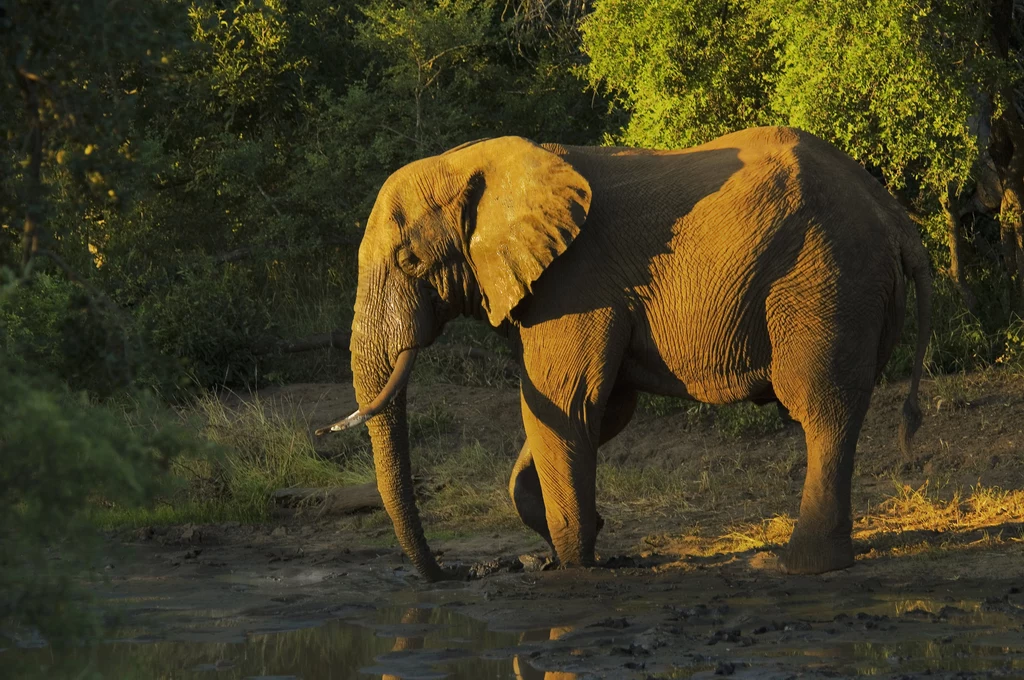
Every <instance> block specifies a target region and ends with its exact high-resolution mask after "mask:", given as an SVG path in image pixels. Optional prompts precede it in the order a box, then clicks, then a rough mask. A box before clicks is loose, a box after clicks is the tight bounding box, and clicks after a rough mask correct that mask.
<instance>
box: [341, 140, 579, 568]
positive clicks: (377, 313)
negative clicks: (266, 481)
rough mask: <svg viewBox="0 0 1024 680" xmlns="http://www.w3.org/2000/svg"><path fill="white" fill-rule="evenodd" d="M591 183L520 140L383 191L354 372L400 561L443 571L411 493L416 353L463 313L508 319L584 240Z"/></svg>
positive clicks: (365, 264)
mask: <svg viewBox="0 0 1024 680" xmlns="http://www.w3.org/2000/svg"><path fill="white" fill-rule="evenodd" d="M589 209H590V186H589V184H588V183H587V181H586V180H585V179H584V178H583V177H582V176H581V175H580V174H579V173H577V172H576V171H575V170H574V169H573V168H572V166H570V165H569V164H568V163H566V162H565V161H564V160H562V158H561V157H560V156H558V155H557V154H555V153H552V152H550V151H547V150H545V149H543V148H542V147H540V146H537V145H536V144H533V143H532V142H530V141H528V140H526V139H522V138H519V137H503V138H498V139H489V140H483V141H479V142H472V143H469V144H465V145H463V146H460V147H457V148H455V149H452V150H451V151H448V152H446V153H444V154H441V155H439V156H434V157H432V158H427V159H424V160H420V161H416V162H414V163H411V164H409V165H407V166H405V167H404V168H402V169H400V170H399V171H398V172H396V173H395V174H393V175H392V176H391V177H390V178H388V180H387V181H386V182H385V183H384V186H383V188H382V189H381V190H380V194H378V196H377V201H376V203H375V204H374V206H373V211H372V212H371V213H370V218H369V220H368V221H367V224H366V233H365V234H364V236H363V241H362V244H361V245H360V247H359V284H358V289H357V292H356V306H355V318H354V320H353V322H352V341H351V349H352V375H353V378H354V382H355V390H356V399H357V400H358V402H359V406H360V408H359V410H358V411H357V412H356V413H354V414H352V416H350V417H349V418H348V419H346V420H345V421H342V422H341V423H338V424H337V425H335V426H332V429H344V428H345V427H349V426H351V425H354V424H358V423H361V422H364V421H368V422H367V425H368V427H369V429H370V437H371V440H372V442H373V457H374V464H375V466H376V470H377V485H378V488H379V489H380V495H381V498H382V499H383V501H384V506H385V508H386V509H387V511H388V514H389V515H390V516H391V520H392V522H393V523H394V526H395V533H396V534H397V536H398V540H399V543H400V544H401V545H402V548H403V550H405V553H406V555H408V556H409V558H410V559H411V560H412V562H413V563H414V564H415V565H416V568H417V569H418V570H419V571H420V573H421V574H423V575H424V576H425V577H426V578H428V579H431V580H433V579H438V578H441V577H442V576H443V573H442V571H441V569H440V567H439V566H438V564H437V562H436V561H435V560H434V557H433V555H432V554H431V552H430V549H429V548H428V546H427V542H426V540H425V538H424V536H423V528H422V526H421V524H420V520H419V514H418V512H417V509H416V505H415V500H414V497H413V486H412V475H411V471H410V466H409V440H408V428H407V425H406V407H405V386H406V383H407V381H408V377H409V374H410V373H411V371H412V367H413V362H414V359H415V356H416V353H417V351H418V350H419V349H420V348H421V347H425V346H427V345H429V344H430V343H432V342H433V341H434V339H435V338H436V337H437V336H438V334H440V332H441V329H442V328H443V326H444V324H445V323H446V322H447V321H449V320H450V319H452V318H454V317H456V316H458V315H478V316H486V318H487V319H488V320H489V321H490V323H491V324H492V325H494V326H498V325H499V324H501V323H502V322H503V321H505V320H508V319H511V318H512V316H513V310H514V309H515V307H516V306H517V305H518V304H519V303H520V302H521V301H522V300H523V299H524V298H525V297H526V296H527V295H528V294H529V292H530V288H531V285H532V284H533V282H534V281H535V280H536V279H537V277H539V276H540V275H541V273H542V272H543V271H544V269H545V268H546V267H547V266H548V265H549V264H551V262H552V261H553V260H554V259H555V258H556V257H558V256H559V255H560V254H561V253H563V252H564V251H565V249H566V248H567V247H568V246H569V244H570V243H571V242H572V240H573V239H574V238H575V237H576V235H577V234H578V233H579V229H580V226H581V225H582V224H583V222H584V220H585V219H586V216H587V211H588V210H589Z"/></svg>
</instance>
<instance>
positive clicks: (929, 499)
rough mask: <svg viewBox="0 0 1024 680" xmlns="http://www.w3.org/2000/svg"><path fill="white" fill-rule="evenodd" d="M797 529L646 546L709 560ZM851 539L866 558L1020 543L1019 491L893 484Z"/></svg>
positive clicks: (1022, 508)
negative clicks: (891, 488) (864, 552)
mask: <svg viewBox="0 0 1024 680" xmlns="http://www.w3.org/2000/svg"><path fill="white" fill-rule="evenodd" d="M795 525H796V519H795V518H794V517H792V516H790V515H788V514H782V515H776V516H774V517H771V518H770V519H764V520H759V521H754V522H739V523H736V524H733V525H731V526H727V527H725V528H724V530H723V531H721V533H718V534H712V535H709V536H706V537H701V536H698V535H692V534H691V535H686V536H682V537H669V538H666V537H664V536H657V537H651V538H650V539H648V543H650V544H654V545H656V546H657V547H659V548H662V549H663V550H664V551H665V552H669V553H671V552H672V551H673V550H674V549H675V550H677V551H679V552H680V553H682V554H687V555H696V556H703V557H706V556H711V555H715V554H720V553H736V552H746V551H749V550H775V549H779V548H782V547H783V546H785V544H786V542H787V541H788V540H789V536H790V534H791V533H792V532H793V528H794V527H795ZM853 539H854V542H855V543H860V544H862V545H863V546H864V547H865V548H866V549H867V552H866V555H867V557H870V558H876V557H882V556H898V555H903V556H931V557H935V556H938V555H940V554H944V553H946V552H948V551H951V550H961V549H971V548H977V547H980V546H994V545H997V544H1001V543H1011V542H1018V543H1019V542H1024V490H1013V491H1010V490H1005V489H1000V488H997V487H987V486H982V485H980V484H979V485H976V486H973V487H971V488H970V489H969V490H964V489H960V488H955V489H952V490H940V489H936V488H934V487H932V486H931V484H930V483H929V482H925V483H924V484H922V485H921V486H919V487H916V488H914V487H911V486H909V485H906V484H903V483H902V482H899V481H894V491H893V493H892V494H890V495H888V496H886V497H884V498H883V499H882V500H881V501H880V502H878V503H877V504H875V505H874V506H873V507H871V508H869V510H868V511H867V512H866V513H864V514H862V515H861V516H859V517H857V518H856V519H855V521H854V529H853Z"/></svg>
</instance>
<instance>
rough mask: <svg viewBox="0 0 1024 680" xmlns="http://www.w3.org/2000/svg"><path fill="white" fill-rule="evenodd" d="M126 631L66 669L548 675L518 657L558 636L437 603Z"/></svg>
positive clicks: (422, 677) (222, 674)
mask: <svg viewBox="0 0 1024 680" xmlns="http://www.w3.org/2000/svg"><path fill="white" fill-rule="evenodd" d="M122 632H123V633H126V634H128V635H127V636H126V637H122V638H120V639H115V640H111V641H109V642H108V643H106V644H103V645H101V646H99V647H98V648H97V649H96V650H94V651H93V652H89V653H85V652H82V653H79V654H78V655H77V656H78V658H75V656H76V655H74V654H72V655H71V658H69V659H65V660H63V661H65V662H66V663H65V664H64V665H65V666H66V667H72V668H77V669H85V668H87V667H90V666H91V668H92V669H93V670H95V671H96V672H98V673H99V674H100V676H101V677H103V678H211V679H212V678H217V679H218V680H221V679H224V680H226V679H229V678H261V679H263V680H269V679H270V678H275V679H278V680H283V679H284V678H306V679H316V678H372V677H378V678H404V679H405V680H428V679H433V678H451V679H452V680H476V679H479V678H494V679H495V680H497V679H503V678H511V679H515V678H534V677H537V678H543V677H544V674H543V673H539V674H538V673H536V672H535V671H534V669H533V668H532V667H529V665H528V663H527V661H526V660H525V658H522V659H521V658H520V655H522V654H526V653H529V652H530V651H531V650H532V648H531V645H530V641H532V640H547V639H549V637H550V635H551V634H552V631H551V630H550V629H546V628H545V629H541V630H532V631H526V632H522V633H510V632H497V631H491V630H489V629H488V628H487V626H486V624H484V623H482V622H480V621H477V620H474V619H471V618H470V617H468V616H465V615H462V614H459V613H457V612H454V611H451V610H449V609H446V608H442V607H431V606H418V607H386V608H382V609H379V610H377V611H375V612H373V613H372V614H370V615H368V616H366V617H364V618H360V619H352V620H334V621H329V622H326V623H324V624H322V625H318V626H315V627H310V628H302V629H298V630H293V631H289V632H277V633H259V632H250V633H246V634H244V635H243V636H242V637H243V638H244V639H242V640H240V641H237V642H203V641H200V639H201V637H202V636H203V631H197V630H193V631H190V636H191V637H193V638H194V639H192V640H154V638H153V637H152V636H151V635H149V634H147V633H145V632H140V631H135V633H136V634H135V635H131V634H130V633H131V632H132V631H127V630H126V631H122ZM556 633H557V629H556ZM212 636H213V637H217V636H216V634H215V633H214V634H212ZM8 654H10V655H11V656H20V657H22V660H26V661H28V660H31V659H32V658H33V657H38V662H37V663H36V664H35V665H36V666H37V667H38V668H40V671H39V673H38V674H36V675H35V676H34V677H38V678H43V677H49V675H48V674H49V672H50V671H49V669H48V668H45V667H46V666H49V663H50V661H51V657H50V654H51V653H50V651H49V650H47V649H45V648H41V649H26V650H16V651H15V650H9V651H8ZM0 658H3V657H2V656H0ZM30 677H33V676H30Z"/></svg>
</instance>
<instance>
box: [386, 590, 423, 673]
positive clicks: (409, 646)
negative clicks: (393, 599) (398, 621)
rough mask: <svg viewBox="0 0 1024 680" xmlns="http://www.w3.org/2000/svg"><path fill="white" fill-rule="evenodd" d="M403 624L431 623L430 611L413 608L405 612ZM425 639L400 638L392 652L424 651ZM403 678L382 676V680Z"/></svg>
mask: <svg viewBox="0 0 1024 680" xmlns="http://www.w3.org/2000/svg"><path fill="white" fill-rule="evenodd" d="M402 623H403V624H405V625H410V624H412V625H420V624H424V623H430V610H429V609H421V608H419V607H411V608H409V609H406V610H405V614H403V615H402ZM423 641H424V637H423V636H422V635H419V636H416V637H400V638H397V639H395V645H394V646H393V647H392V648H391V651H392V652H404V651H407V650H413V649H423ZM400 678H401V676H398V675H390V674H388V673H385V674H384V675H382V676H380V680H400Z"/></svg>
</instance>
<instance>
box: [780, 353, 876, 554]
mask: <svg viewBox="0 0 1024 680" xmlns="http://www.w3.org/2000/svg"><path fill="white" fill-rule="evenodd" d="M873 359H874V357H871V359H870V360H869V361H868V363H870V364H871V366H870V368H869V369H867V370H865V371H864V372H863V376H859V377H858V378H854V379H850V378H852V376H851V375H850V374H851V373H854V372H855V369H852V367H851V370H850V371H848V372H846V377H847V380H836V379H834V378H830V377H827V374H824V372H823V373H822V374H819V375H813V374H812V375H809V376H805V377H800V376H795V377H789V378H788V379H786V378H784V379H783V383H784V384H785V383H789V384H788V385H786V387H787V388H788V389H781V390H779V395H780V398H781V400H782V401H783V403H784V404H786V406H787V407H788V408H790V410H792V411H793V412H794V415H796V416H797V418H798V420H799V421H800V422H801V424H802V425H803V429H804V437H805V440H806V442H807V476H806V478H805V480H804V489H803V496H802V498H801V501H800V517H799V519H798V521H797V525H796V528H795V529H794V530H793V535H792V536H791V537H790V539H789V546H788V548H787V550H786V553H785V555H784V556H783V557H782V559H781V561H780V567H781V568H782V570H783V571H784V572H786V573H789V574H820V573H823V572H826V571H833V570H836V569H845V568H846V567H849V566H851V565H852V564H853V541H852V538H851V535H850V534H851V531H852V529H853V519H852V508H851V500H850V487H851V483H852V478H853V462H854V454H855V452H856V448H857V437H858V435H859V434H860V428H861V424H862V423H863V422H864V415H865V414H866V413H867V409H868V404H869V402H870V401H871V388H872V382H873V378H874V370H873V369H874V365H873V364H874V361H873ZM833 375H834V374H833ZM776 387H777V388H778V387H779V385H778V384H777V385H776Z"/></svg>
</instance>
